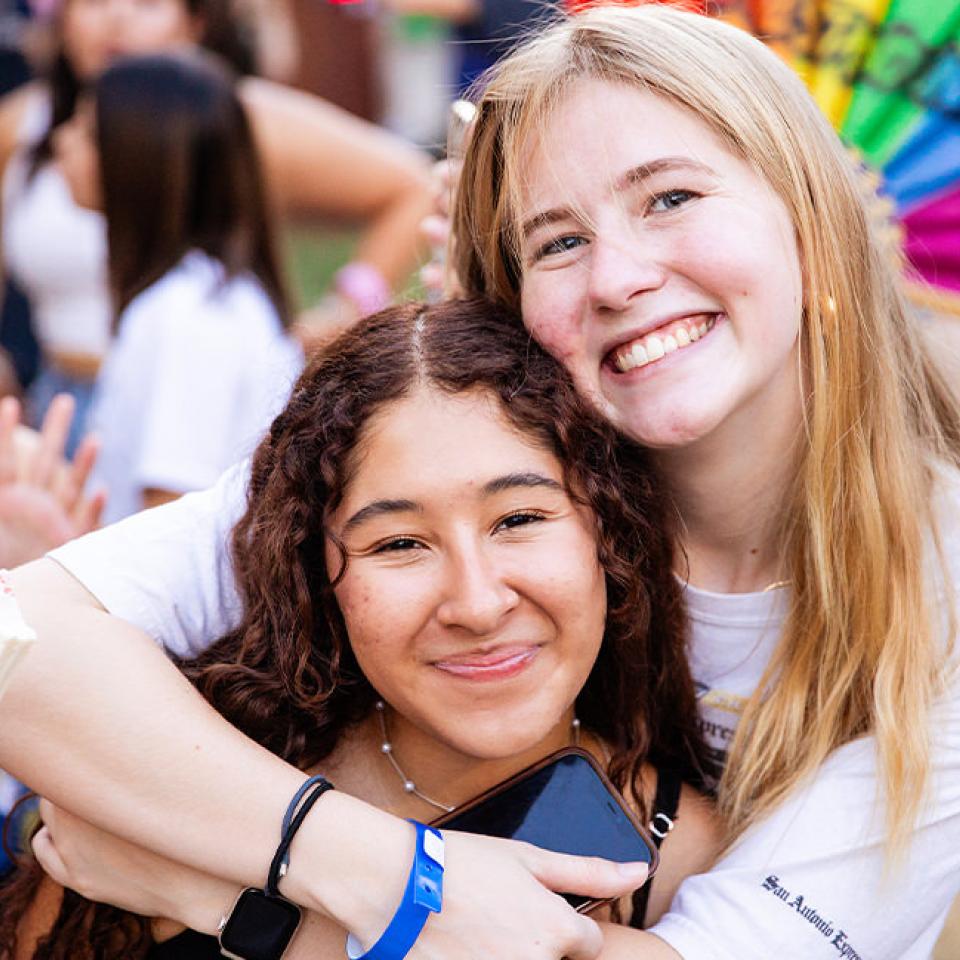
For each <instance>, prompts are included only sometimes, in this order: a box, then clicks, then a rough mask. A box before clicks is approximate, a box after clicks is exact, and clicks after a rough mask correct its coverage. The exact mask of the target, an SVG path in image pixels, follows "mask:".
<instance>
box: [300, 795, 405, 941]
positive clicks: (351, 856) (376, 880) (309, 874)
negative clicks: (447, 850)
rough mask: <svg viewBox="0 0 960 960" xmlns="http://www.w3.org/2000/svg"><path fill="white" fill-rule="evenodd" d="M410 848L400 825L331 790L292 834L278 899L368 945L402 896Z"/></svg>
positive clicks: (365, 805) (368, 806)
mask: <svg viewBox="0 0 960 960" xmlns="http://www.w3.org/2000/svg"><path fill="white" fill-rule="evenodd" d="M318 814H319V815H318ZM415 846H416V843H415V836H414V834H413V832H412V831H411V830H410V825H409V824H408V823H407V822H406V821H404V820H400V819H399V818H397V817H394V816H391V815H390V814H388V813H384V812H383V811H382V810H378V809H377V808H376V807H372V806H370V805H369V804H366V803H364V802H363V801H361V800H357V799H356V798H355V797H350V796H348V795H347V794H344V793H341V792H331V793H329V794H328V795H327V796H326V797H325V798H324V802H323V804H322V805H321V806H320V807H319V808H318V809H317V811H315V812H314V813H313V814H312V815H311V816H310V817H308V818H307V820H306V821H305V823H304V825H303V827H302V828H301V829H300V832H299V833H298V834H297V838H296V840H295V841H294V845H293V851H292V852H293V857H294V863H295V867H294V869H291V871H290V873H289V874H288V875H287V876H286V877H285V878H284V880H283V892H284V895H285V896H287V897H289V898H290V899H292V900H295V901H296V902H297V903H299V904H301V905H302V906H304V907H307V908H308V909H310V910H315V911H317V912H319V913H323V914H325V915H326V916H329V917H331V918H332V919H333V920H335V921H336V922H337V924H338V925H339V926H341V927H343V928H344V929H346V930H350V931H352V932H353V933H354V934H355V935H356V936H357V937H358V938H359V939H360V940H362V941H364V942H373V941H374V940H375V939H376V938H377V936H378V935H379V934H380V933H381V932H382V931H383V930H384V929H385V928H386V926H387V924H388V923H389V921H390V919H391V917H392V916H393V914H394V911H395V910H396V906H397V904H398V903H399V902H400V900H401V899H402V897H403V893H404V889H405V887H406V883H407V876H408V874H409V872H410V863H411V861H412V859H413V854H414V849H415Z"/></svg>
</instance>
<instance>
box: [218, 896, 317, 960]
mask: <svg viewBox="0 0 960 960" xmlns="http://www.w3.org/2000/svg"><path fill="white" fill-rule="evenodd" d="M298 926H300V908H299V907H298V906H297V905H296V904H295V903H292V902H291V901H290V900H284V898H283V897H271V896H269V895H268V894H266V893H264V892H263V891H262V890H256V889H254V888H252V887H250V888H248V889H246V890H244V891H243V893H241V894H240V897H239V899H238V900H237V903H236V905H235V906H234V908H233V912H232V913H231V914H230V916H229V917H228V918H227V922H226V924H225V925H224V927H223V929H222V930H221V931H220V949H221V950H222V951H223V952H224V954H225V955H227V956H230V957H238V958H240V960H280V958H281V957H282V956H283V951H284V950H286V949H287V945H288V944H289V943H290V941H291V940H292V939H293V935H294V934H295V933H296V932H297V927H298Z"/></svg>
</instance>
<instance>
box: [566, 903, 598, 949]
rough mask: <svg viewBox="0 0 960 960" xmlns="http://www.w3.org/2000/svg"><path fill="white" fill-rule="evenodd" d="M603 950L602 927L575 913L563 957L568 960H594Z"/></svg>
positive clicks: (572, 916) (571, 919)
mask: <svg viewBox="0 0 960 960" xmlns="http://www.w3.org/2000/svg"><path fill="white" fill-rule="evenodd" d="M602 949H603V934H602V933H601V932H600V927H599V926H598V925H597V924H596V923H595V922H594V921H593V920H591V919H590V918H589V917H585V916H583V915H581V914H579V913H573V914H572V915H571V918H570V930H569V933H568V934H567V942H566V944H565V946H564V948H563V956H564V957H566V958H568V960H594V958H596V957H597V956H599V955H600V951H601V950H602Z"/></svg>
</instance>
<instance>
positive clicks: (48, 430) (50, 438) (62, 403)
mask: <svg viewBox="0 0 960 960" xmlns="http://www.w3.org/2000/svg"><path fill="white" fill-rule="evenodd" d="M73 410H74V400H73V397H71V396H70V395H69V394H66V393H59V394H57V396H55V397H54V398H53V401H52V402H51V404H50V407H49V408H48V410H47V413H46V416H45V417H44V418H43V426H42V427H41V428H40V444H39V446H38V447H37V452H36V454H35V455H34V458H33V464H32V469H31V471H30V475H29V477H28V479H29V481H30V482H31V483H33V484H34V485H35V486H38V487H47V488H50V487H52V485H53V483H54V481H55V480H56V478H57V472H58V470H59V468H60V465H61V464H62V463H63V451H64V449H65V448H66V445H67V437H68V435H69V434H70V424H71V423H72V422H73Z"/></svg>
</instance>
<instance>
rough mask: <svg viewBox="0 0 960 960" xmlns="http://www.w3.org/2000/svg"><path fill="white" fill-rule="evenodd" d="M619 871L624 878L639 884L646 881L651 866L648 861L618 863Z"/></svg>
mask: <svg viewBox="0 0 960 960" xmlns="http://www.w3.org/2000/svg"><path fill="white" fill-rule="evenodd" d="M617 871H618V872H619V874H620V876H621V877H623V879H624V880H630V881H631V882H632V883H638V884H639V883H644V882H645V881H646V879H647V875H648V874H649V872H650V867H649V865H648V864H646V863H618V864H617Z"/></svg>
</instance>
